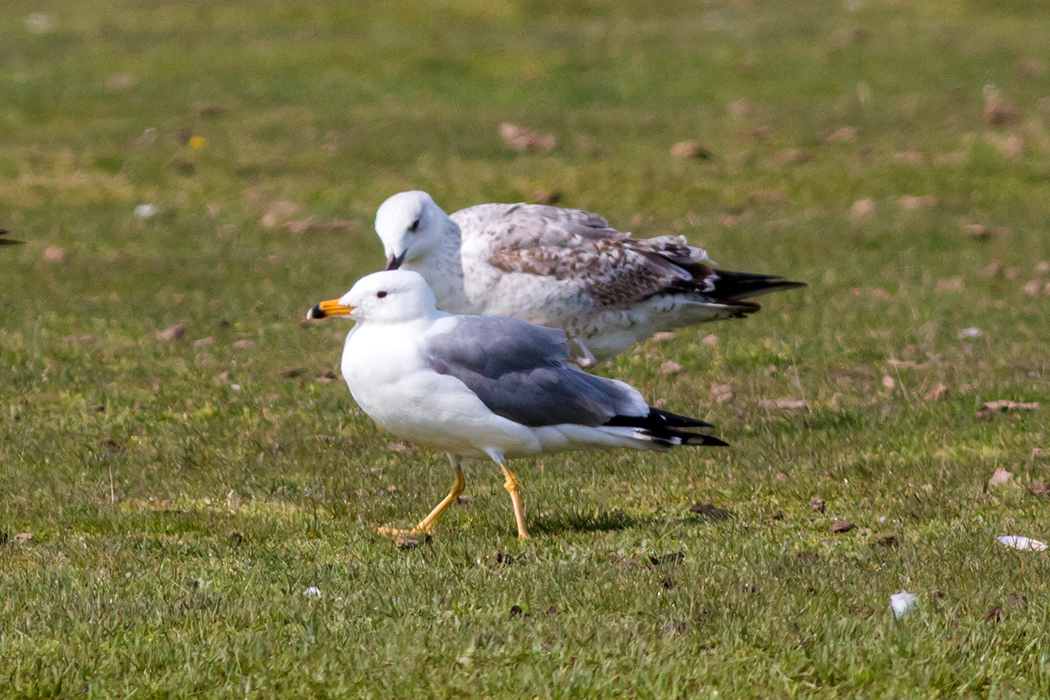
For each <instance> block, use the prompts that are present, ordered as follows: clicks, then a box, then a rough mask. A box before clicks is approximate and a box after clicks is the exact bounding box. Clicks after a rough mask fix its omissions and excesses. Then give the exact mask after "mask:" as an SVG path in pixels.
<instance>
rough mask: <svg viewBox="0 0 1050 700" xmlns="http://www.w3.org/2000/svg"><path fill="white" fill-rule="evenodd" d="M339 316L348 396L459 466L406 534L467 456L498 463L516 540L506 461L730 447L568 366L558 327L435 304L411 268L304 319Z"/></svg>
mask: <svg viewBox="0 0 1050 700" xmlns="http://www.w3.org/2000/svg"><path fill="white" fill-rule="evenodd" d="M343 315H348V316H350V318H352V319H353V320H355V321H357V325H356V326H354V328H353V330H351V331H350V334H349V335H348V336H347V338H346V344H345V346H344V347H343V361H342V372H343V377H344V378H345V379H346V383H347V385H348V386H349V387H350V393H351V394H353V397H354V400H355V401H357V404H358V405H359V406H360V407H361V408H362V410H364V412H365V413H367V414H368V415H369V416H371V417H372V419H373V420H374V421H375V422H376V423H378V424H379V425H380V427H382V428H385V429H387V430H389V431H390V432H392V433H394V434H395V435H397V436H398V437H401V438H403V439H405V440H409V441H411V442H415V443H418V444H420V445H424V446H426V447H432V448H436V449H439V450H443V451H444V452H446V453H447V454H448V457H449V460H450V461H451V462H452V465H453V467H454V468H455V482H454V484H453V486H452V491H451V492H450V493H449V494H448V496H447V497H446V498H445V499H444V500H443V501H441V503H439V504H438V505H437V507H436V508H434V510H433V511H432V512H431V513H430V515H428V516H427V517H425V518H423V520H421V521H420V522H419V524H418V525H416V527H415V528H414V529H413V530H411V532H414V533H420V532H429V531H430V529H431V527H432V526H433V524H434V521H435V520H437V518H438V517H439V516H440V515H441V514H442V513H443V512H444V511H445V509H446V508H448V507H449V506H450V505H451V504H452V503H453V502H454V501H455V500H456V499H457V498H459V496H460V494H462V493H463V491H464V489H465V488H466V481H465V480H464V478H463V470H462V468H461V466H460V465H461V462H462V461H463V460H470V459H480V460H492V461H493V462H496V463H497V464H499V465H500V468H501V469H502V470H503V474H504V476H505V478H506V481H505V482H504V484H503V485H504V487H505V488H506V489H507V492H508V493H510V498H511V503H512V504H513V506H514V518H515V521H516V523H517V528H518V536H519V537H528V536H529V534H528V532H527V531H526V529H525V513H524V510H523V508H522V505H521V497H520V495H519V493H518V479H517V477H516V476H514V474H512V473H511V472H510V470H508V469H507V465H506V463H507V460H509V459H513V458H515V457H528V456H532V455H542V454H548V453H551V452H560V451H565V450H587V449H608V448H615V447H629V448H632V449H636V450H660V451H666V450H668V449H671V448H673V447H678V446H681V445H725V444H726V443H724V442H722V441H721V440H719V439H718V438H714V437H711V436H709V435H704V434H702V433H699V432H696V429H698V428H709V427H712V426H711V425H710V424H709V423H705V422H703V421H699V420H695V419H693V418H687V417H685V416H679V415H675V414H673V413H669V412H667V411H661V410H660V409H657V408H652V407H650V406H649V405H648V404H647V402H646V401H645V399H644V398H642V395H641V394H640V393H638V391H637V390H636V389H634V388H633V387H631V386H630V385H628V384H625V383H623V382H620V381H616V380H614V379H606V378H604V377H595V376H592V375H590V374H587V373H586V372H584V371H582V370H580V369H579V368H577V367H576V366H575V365H571V364H567V363H566V360H567V359H568V358H569V349H568V346H567V345H566V342H565V341H566V337H565V333H564V332H563V331H561V330H557V329H552V328H541V327H539V326H533V325H531V324H528V323H525V322H524V321H520V320H518V319H513V318H483V317H480V316H457V315H453V314H448V313H444V312H441V311H438V310H437V308H436V306H435V302H434V294H433V293H432V292H431V290H430V288H429V287H428V286H427V283H426V281H425V280H424V279H423V277H422V276H420V275H419V274H417V273H415V272H407V271H401V270H398V271H390V272H376V273H374V274H371V275H368V276H367V277H364V278H362V279H361V280H359V281H358V282H357V284H355V285H354V286H353V288H352V289H351V290H350V291H349V292H347V293H346V294H344V295H343V296H342V297H341V298H339V299H332V300H330V301H323V302H321V303H320V304H318V305H317V306H315V307H313V308H312V309H310V313H309V316H310V317H311V318H323V317H325V316H343ZM381 530H382V531H384V532H391V533H398V532H401V531H397V530H390V529H387V528H381Z"/></svg>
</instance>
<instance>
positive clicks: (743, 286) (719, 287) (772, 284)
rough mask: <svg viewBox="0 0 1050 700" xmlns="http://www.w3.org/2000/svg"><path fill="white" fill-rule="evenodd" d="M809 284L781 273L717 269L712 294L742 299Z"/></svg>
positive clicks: (728, 298) (729, 298)
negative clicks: (764, 273)
mask: <svg viewBox="0 0 1050 700" xmlns="http://www.w3.org/2000/svg"><path fill="white" fill-rule="evenodd" d="M805 286H808V285H807V284H806V283H805V282H796V281H795V280H788V279H784V278H783V277H780V276H779V275H757V274H753V273H750V272H733V271H731V270H717V271H715V288H714V290H713V291H712V292H710V294H711V296H713V297H716V298H719V299H726V300H729V301H740V300H743V299H751V298H753V297H758V296H762V295H763V294H772V293H773V292H783V291H787V290H788V289H799V288H801V287H805Z"/></svg>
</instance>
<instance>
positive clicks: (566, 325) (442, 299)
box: [375, 192, 805, 365]
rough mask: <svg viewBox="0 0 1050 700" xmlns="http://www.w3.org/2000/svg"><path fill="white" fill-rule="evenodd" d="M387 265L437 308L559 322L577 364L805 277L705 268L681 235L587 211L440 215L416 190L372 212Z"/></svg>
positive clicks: (495, 209) (491, 208)
mask: <svg viewBox="0 0 1050 700" xmlns="http://www.w3.org/2000/svg"><path fill="white" fill-rule="evenodd" d="M375 227H376V232H377V233H378V234H379V237H380V238H381V239H382V240H383V246H384V247H385V249H386V255H387V269H388V270H393V269H404V270H412V271H415V272H418V273H420V274H421V275H423V277H424V278H426V280H427V282H428V283H429V284H430V286H431V288H432V289H433V290H434V295H435V296H436V297H437V302H438V308H440V309H442V310H444V311H449V312H451V313H459V314H477V315H481V316H512V317H514V318H520V319H522V320H524V321H528V322H529V323H534V324H537V325H541V326H548V327H550V328H561V329H562V330H564V331H565V332H566V333H567V334H568V336H569V338H570V339H571V340H572V341H573V343H574V345H576V346H577V350H576V351H575V353H574V354H576V355H577V356H578V357H579V358H580V359H581V360H583V364H585V365H586V364H589V363H593V362H594V361H595V359H597V360H606V359H609V358H611V357H614V356H616V355H618V354H620V353H621V352H623V351H624V350H626V349H627V348H629V347H630V346H631V345H634V344H635V343H638V342H641V341H643V340H645V339H646V338H649V337H650V336H652V335H653V334H654V333H656V332H658V331H668V330H672V329H674V328H678V327H680V326H690V325H693V324H696V323H702V322H704V321H713V320H717V319H723V318H739V317H743V316H747V315H748V314H752V313H754V312H756V311H758V310H759V309H760V308H761V306H759V305H758V304H756V303H755V302H752V301H748V300H749V299H751V298H752V297H756V296H760V295H762V294H768V293H769V292H775V291H779V290H782V289H792V288H794V287H802V286H805V285H804V284H802V283H801V282H791V281H789V280H785V279H784V278H783V277H777V276H774V275H756V274H751V273H747V272H729V271H726V270H717V269H715V268H713V267H711V261H710V260H709V259H708V257H707V253H706V252H705V251H704V250H702V249H700V248H696V247H693V246H690V245H688V244H687V243H686V241H685V238H684V237H683V236H659V237H656V238H648V239H640V238H631V234H629V233H623V232H621V231H617V230H616V229H614V228H612V227H611V226H609V223H608V222H607V221H606V220H605V219H603V218H602V217H600V216H598V215H597V214H593V213H591V212H587V211H581V210H578V209H562V208H559V207H549V206H541V205H537V204H479V205H477V206H473V207H468V208H467V209H462V210H460V211H457V212H455V213H454V214H452V215H451V216H449V215H447V214H445V212H444V211H442V210H441V208H440V207H438V205H437V204H435V203H434V200H433V199H431V197H430V195H428V194H427V193H426V192H401V193H400V194H396V195H394V196H393V197H390V198H389V199H387V200H386V201H385V202H383V204H382V206H380V207H379V211H378V212H376V223H375Z"/></svg>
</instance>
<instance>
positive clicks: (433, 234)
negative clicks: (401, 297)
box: [376, 191, 455, 270]
mask: <svg viewBox="0 0 1050 700" xmlns="http://www.w3.org/2000/svg"><path fill="white" fill-rule="evenodd" d="M450 226H451V227H455V224H453V223H452V220H451V219H449V218H448V214H446V213H445V212H443V211H442V210H441V207H439V206H438V205H436V204H434V200H433V199H431V198H430V195H429V194H427V193H426V192H419V191H412V192H400V193H398V194H395V195H394V196H393V197H390V198H388V199H387V200H386V201H385V202H383V203H382V204H381V205H380V206H379V210H378V211H377V212H376V233H378V234H379V238H380V239H382V241H383V248H384V250H385V251H386V269H388V270H396V269H397V268H399V267H401V265H402V264H404V263H406V262H407V263H411V262H413V261H415V260H418V259H419V258H420V257H422V256H423V255H425V254H426V253H427V252H429V251H431V250H433V249H435V248H437V247H438V246H440V245H441V243H442V242H443V241H444V240H445V238H446V236H447V233H446V232H447V231H448V230H449V228H450Z"/></svg>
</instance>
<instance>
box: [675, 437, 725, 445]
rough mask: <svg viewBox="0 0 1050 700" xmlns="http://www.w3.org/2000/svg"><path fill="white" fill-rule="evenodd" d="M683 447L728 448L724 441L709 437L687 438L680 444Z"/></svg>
mask: <svg viewBox="0 0 1050 700" xmlns="http://www.w3.org/2000/svg"><path fill="white" fill-rule="evenodd" d="M682 444H683V445H702V446H704V447H729V443H728V442H726V441H725V440H719V439H718V438H716V437H713V436H711V435H696V436H693V437H690V438H687V439H686V440H684V441H683V442H682Z"/></svg>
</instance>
